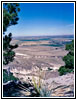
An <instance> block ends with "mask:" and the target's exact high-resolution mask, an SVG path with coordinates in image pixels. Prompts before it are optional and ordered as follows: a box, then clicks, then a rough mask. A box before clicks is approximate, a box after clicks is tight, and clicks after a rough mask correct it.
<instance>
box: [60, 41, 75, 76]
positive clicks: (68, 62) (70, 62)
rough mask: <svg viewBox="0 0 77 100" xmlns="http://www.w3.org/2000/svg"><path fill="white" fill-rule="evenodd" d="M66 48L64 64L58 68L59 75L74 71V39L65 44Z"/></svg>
mask: <svg viewBox="0 0 77 100" xmlns="http://www.w3.org/2000/svg"><path fill="white" fill-rule="evenodd" d="M66 50H68V51H69V53H68V54H67V55H66V56H64V57H63V61H64V62H65V66H61V67H60V68H59V70H58V71H59V73H60V75H63V74H66V73H68V72H73V71H74V40H72V42H71V43H70V44H67V45H66Z"/></svg>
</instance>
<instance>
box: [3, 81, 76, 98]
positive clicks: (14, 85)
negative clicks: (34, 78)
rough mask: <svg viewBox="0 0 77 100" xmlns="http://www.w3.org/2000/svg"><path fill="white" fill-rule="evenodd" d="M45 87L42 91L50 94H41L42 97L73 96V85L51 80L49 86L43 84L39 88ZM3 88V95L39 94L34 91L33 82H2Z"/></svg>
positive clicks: (27, 95) (34, 95)
mask: <svg viewBox="0 0 77 100" xmlns="http://www.w3.org/2000/svg"><path fill="white" fill-rule="evenodd" d="M45 87H47V91H44V93H47V92H49V91H51V92H50V94H45V95H42V96H43V97H74V86H73V85H60V84H58V83H56V82H54V81H53V82H52V84H51V86H47V85H46V86H44V85H43V86H42V87H41V88H40V90H42V88H45ZM3 90H4V91H3V94H4V97H39V96H40V95H41V94H39V93H38V92H37V91H36V89H35V88H34V86H33V84H31V83H24V84H22V83H21V82H20V81H18V82H17V81H16V82H15V81H10V82H8V83H6V84H4V85H3ZM40 93H41V92H40ZM42 93H43V91H42ZM44 93H43V94H44Z"/></svg>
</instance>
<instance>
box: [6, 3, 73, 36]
mask: <svg viewBox="0 0 77 100" xmlns="http://www.w3.org/2000/svg"><path fill="white" fill-rule="evenodd" d="M19 7H20V12H19V13H18V17H19V21H18V24H16V25H13V26H10V27H9V28H8V29H7V32H6V33H9V32H11V33H12V34H13V36H43V35H71V34H74V3H20V6H19Z"/></svg>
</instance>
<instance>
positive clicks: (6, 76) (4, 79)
mask: <svg viewBox="0 0 77 100" xmlns="http://www.w3.org/2000/svg"><path fill="white" fill-rule="evenodd" d="M10 80H18V79H17V78H15V77H14V76H13V73H11V72H10V73H9V75H8V72H7V70H5V69H4V70H3V82H4V83H5V82H8V81H10Z"/></svg>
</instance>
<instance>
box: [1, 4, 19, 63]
mask: <svg viewBox="0 0 77 100" xmlns="http://www.w3.org/2000/svg"><path fill="white" fill-rule="evenodd" d="M19 11H20V8H19V4H18V3H4V4H3V64H5V65H6V64H8V63H9V62H11V61H13V60H14V56H15V52H14V51H13V49H15V48H17V47H18V45H17V44H15V45H11V43H10V42H11V40H12V33H9V34H8V35H6V34H5V32H6V31H7V28H8V27H9V26H12V25H16V24H17V22H18V20H19V18H18V12H19Z"/></svg>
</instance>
